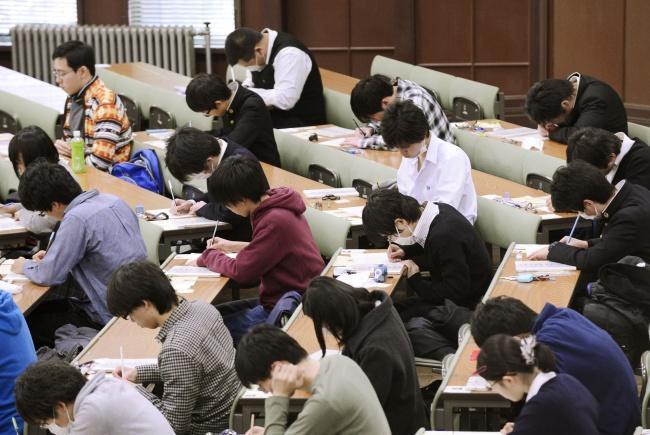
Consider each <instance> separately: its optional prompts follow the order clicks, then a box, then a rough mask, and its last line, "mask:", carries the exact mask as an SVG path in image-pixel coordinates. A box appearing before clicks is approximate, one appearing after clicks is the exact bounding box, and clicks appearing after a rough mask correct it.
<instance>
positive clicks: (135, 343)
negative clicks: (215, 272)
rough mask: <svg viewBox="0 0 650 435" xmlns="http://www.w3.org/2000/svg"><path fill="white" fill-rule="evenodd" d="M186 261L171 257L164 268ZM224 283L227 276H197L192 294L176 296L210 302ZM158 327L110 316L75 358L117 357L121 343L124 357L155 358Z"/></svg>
mask: <svg viewBox="0 0 650 435" xmlns="http://www.w3.org/2000/svg"><path fill="white" fill-rule="evenodd" d="M185 262H186V260H182V259H177V258H173V259H172V260H171V261H170V262H169V263H168V264H167V265H166V267H165V269H169V268H171V267H173V266H176V265H183V264H185ZM227 283H228V278H225V277H221V278H198V279H197V281H196V283H195V284H194V292H193V293H184V294H181V295H179V296H182V297H184V298H185V299H187V300H190V301H196V300H201V301H205V302H212V301H213V300H214V299H215V298H216V297H217V295H218V294H219V292H221V290H223V288H224V287H225V286H226V284H227ZM156 334H158V329H145V328H140V327H139V326H138V325H136V324H135V323H134V322H132V321H130V320H125V319H122V318H113V320H111V322H110V323H109V324H107V325H106V326H105V327H104V329H102V330H101V331H100V333H99V334H98V335H97V336H96V337H95V338H94V339H93V341H92V342H91V343H90V344H89V345H88V346H87V347H86V349H84V352H83V353H82V354H81V355H80V357H79V358H78V361H79V362H81V363H83V362H86V361H90V360H93V359H95V358H119V357H120V346H123V349H124V357H125V358H155V357H157V356H158V353H159V352H160V345H159V344H158V343H157V342H156V340H154V338H155V337H156Z"/></svg>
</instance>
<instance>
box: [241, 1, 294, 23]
mask: <svg viewBox="0 0 650 435" xmlns="http://www.w3.org/2000/svg"><path fill="white" fill-rule="evenodd" d="M236 1H237V2H238V3H239V8H240V10H239V13H240V16H241V24H242V26H244V27H250V28H253V29H263V28H265V27H270V28H272V29H281V28H282V26H283V23H282V0H236Z"/></svg>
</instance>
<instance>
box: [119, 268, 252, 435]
mask: <svg viewBox="0 0 650 435" xmlns="http://www.w3.org/2000/svg"><path fill="white" fill-rule="evenodd" d="M108 307H109V309H110V311H111V313H112V314H114V315H115V316H117V317H123V318H127V317H128V318H130V319H131V321H133V322H135V323H137V324H138V326H140V327H142V328H149V329H157V328H160V330H159V331H158V334H157V335H156V340H157V341H158V342H159V343H161V349H160V354H159V355H158V363H157V364H153V365H141V366H138V367H119V368H118V369H117V370H116V372H115V375H116V376H117V377H124V378H126V379H127V380H129V381H131V382H137V383H139V384H145V385H146V384H149V383H162V384H163V396H162V399H160V398H158V397H157V396H155V395H154V394H152V393H149V392H148V391H146V390H145V389H144V388H142V387H138V391H139V392H140V393H142V394H143V395H144V396H145V397H146V398H147V399H149V401H151V403H153V404H154V405H155V406H156V407H157V408H158V409H159V410H160V411H161V412H162V413H163V414H164V415H165V417H167V420H169V423H170V424H171V425H172V427H173V428H174V432H175V433H176V434H177V435H204V434H205V433H206V432H219V431H222V430H224V429H226V428H227V427H228V414H229V412H230V408H231V406H232V402H233V401H234V400H235V397H236V396H237V393H238V392H239V390H240V389H241V384H240V383H239V381H238V380H237V375H236V374H235V369H234V360H235V349H234V348H233V344H232V339H231V338H230V334H228V330H227V329H226V327H225V326H224V324H223V320H222V318H221V315H220V314H219V312H218V311H217V310H216V309H215V308H214V306H212V305H210V304H209V303H207V302H204V301H192V302H189V301H186V300H184V299H179V298H178V296H177V295H176V291H175V290H174V288H173V287H172V285H171V283H170V282H169V278H167V276H166V275H165V273H164V272H163V271H162V270H161V269H160V267H158V266H157V265H155V264H153V263H150V262H147V261H140V262H135V263H129V264H125V265H124V266H122V267H120V268H119V269H118V270H117V271H116V272H115V273H114V274H113V277H112V278H111V282H110V283H109V288H108Z"/></svg>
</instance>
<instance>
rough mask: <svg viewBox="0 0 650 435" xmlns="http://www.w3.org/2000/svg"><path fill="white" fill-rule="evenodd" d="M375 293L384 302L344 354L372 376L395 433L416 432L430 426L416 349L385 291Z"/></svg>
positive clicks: (408, 434) (367, 317)
mask: <svg viewBox="0 0 650 435" xmlns="http://www.w3.org/2000/svg"><path fill="white" fill-rule="evenodd" d="M371 295H372V297H373V298H374V299H375V300H377V301H379V302H381V303H380V304H379V305H378V306H377V307H375V308H374V309H373V310H372V311H370V312H369V313H368V314H366V315H365V316H364V317H363V318H362V319H361V322H360V323H359V326H358V327H357V329H356V331H354V333H353V334H352V336H351V337H350V338H349V339H348V340H347V342H346V343H345V346H344V347H343V355H345V356H348V357H350V358H352V359H353V360H354V361H355V362H356V363H357V364H359V366H360V367H361V369H362V370H363V371H364V373H365V374H366V376H368V379H369V380H370V383H371V384H372V386H373V387H374V389H375V392H376V393H377V397H378V398H379V403H381V406H382V408H383V409H384V413H385V414H386V419H387V420H388V424H389V425H390V430H391V432H392V433H393V435H400V434H404V435H413V434H414V433H415V432H417V430H418V429H419V428H421V427H423V426H425V425H426V416H425V411H424V401H423V400H422V394H421V393H420V387H419V384H418V377H417V373H416V371H415V360H414V357H413V348H412V347H411V342H410V341H409V337H408V334H407V333H406V329H405V328H404V324H403V323H402V320H401V319H400V317H399V314H397V311H395V308H393V302H392V301H391V299H390V297H388V295H387V294H386V293H385V292H383V291H373V292H371Z"/></svg>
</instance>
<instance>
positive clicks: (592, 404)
mask: <svg viewBox="0 0 650 435" xmlns="http://www.w3.org/2000/svg"><path fill="white" fill-rule="evenodd" d="M597 420H598V405H597V404H596V401H595V400H594V397H593V396H592V395H591V393H589V390H587V389H586V388H585V387H584V386H583V385H582V384H581V383H580V382H579V381H578V380H577V379H576V378H574V377H573V376H571V375H567V374H563V373H559V374H558V375H557V376H556V377H554V378H553V379H551V380H549V381H548V382H546V383H545V384H544V385H542V387H541V388H540V389H539V392H538V393H537V394H536V395H535V396H534V397H533V398H532V399H530V400H529V401H528V402H526V404H525V405H524V409H522V411H521V413H520V414H519V417H517V419H516V420H515V429H514V431H512V432H511V435H549V434H553V435H594V434H597V433H598V429H596V421H597ZM601 433H602V432H601Z"/></svg>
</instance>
